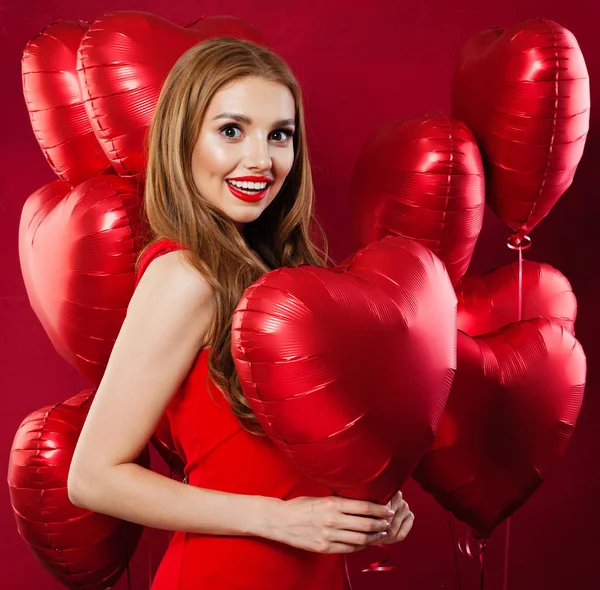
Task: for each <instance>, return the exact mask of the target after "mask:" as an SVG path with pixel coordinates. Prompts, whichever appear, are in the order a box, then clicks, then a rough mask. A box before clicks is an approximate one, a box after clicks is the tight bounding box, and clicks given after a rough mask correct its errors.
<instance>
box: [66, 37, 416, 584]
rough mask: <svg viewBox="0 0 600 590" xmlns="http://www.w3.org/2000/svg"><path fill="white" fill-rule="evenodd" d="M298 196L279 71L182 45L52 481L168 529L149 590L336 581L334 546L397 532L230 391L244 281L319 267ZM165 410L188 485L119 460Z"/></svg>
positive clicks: (298, 129) (305, 206) (307, 203)
mask: <svg viewBox="0 0 600 590" xmlns="http://www.w3.org/2000/svg"><path fill="white" fill-rule="evenodd" d="M312 198H313V187H312V181H311V175H310V167H309V160H308V155H307V150H306V137H305V129H304V114H303V107H302V100H301V94H300V89H299V87H298V84H297V82H296V80H295V79H294V77H293V75H292V73H291V72H290V70H289V68H288V67H287V65H286V64H285V63H284V62H283V61H282V60H281V59H280V58H279V57H277V56H276V55H274V54H273V53H271V52H269V51H267V50H266V49H264V48H262V47H259V46H257V45H254V44H252V43H250V42H245V41H239V40H233V39H212V40H209V41H205V42H203V43H200V44H198V45H196V46H195V47H193V48H191V49H190V50H189V51H188V52H187V53H185V54H184V55H183V56H182V57H181V58H180V59H179V60H178V62H177V63H176V64H175V66H174V67H173V69H172V71H171V72H170V74H169V76H168V78H167V79H166V81H165V83H164V86H163V89H162V91H161V95H160V98H159V101H158V105H157V108H156V113H155V116H154V119H153V123H152V127H151V130H150V140H149V158H148V169H147V177H146V192H145V204H146V212H147V216H148V219H149V222H150V228H151V230H152V234H153V242H152V243H151V245H150V246H149V248H147V249H146V250H145V251H144V252H143V253H142V255H141V257H140V260H139V267H138V281H139V282H138V285H137V287H136V290H135V293H134V295H133V297H132V299H131V303H130V305H129V308H128V312H127V317H126V319H125V322H124V323H123V327H122V329H121V332H120V334H119V337H118V339H117V341H116V343H115V346H114V349H113V352H112V356H111V358H110V362H109V364H108V367H107V369H106V373H105V375H104V378H103V380H102V383H101V384H100V386H99V387H98V391H97V393H96V398H95V401H94V404H93V406H92V408H91V411H90V413H89V415H88V418H87V420H86V423H85V426H84V428H83V431H82V433H81V436H80V438H79V442H78V445H77V448H76V450H75V454H74V457H73V461H72V465H71V470H70V473H69V482H68V487H69V497H70V498H71V501H72V502H73V503H74V504H76V505H78V506H82V507H85V508H87V509H89V510H93V511H95V512H100V513H105V514H110V515H112V516H115V517H117V518H121V519H125V520H129V521H132V522H136V523H139V524H142V525H145V526H151V527H157V528H162V529H167V530H171V531H177V532H176V533H175V535H174V536H173V539H172V541H171V544H170V545H169V548H168V550H167V552H166V554H165V557H164V559H163V561H162V563H161V566H160V568H159V571H158V573H157V576H156V578H155V580H154V584H153V586H152V587H153V588H154V590H159V589H160V590H163V589H164V590H167V589H168V590H173V589H192V588H193V589H200V588H206V589H211V590H221V589H222V590H233V589H244V590H253V589H256V590H258V589H260V590H266V589H277V590H279V589H281V590H283V589H289V590H292V589H294V590H295V589H298V590H300V589H302V590H307V589H312V590H338V589H341V588H342V583H343V582H342V572H341V567H340V559H339V554H341V553H350V552H354V551H359V550H361V549H363V548H365V547H366V546H367V545H369V544H370V543H373V542H377V543H382V542H384V541H387V542H396V541H398V540H401V539H403V538H404V537H405V536H406V534H408V531H409V530H410V528H411V526H412V521H413V515H412V513H411V512H410V510H409V508H408V505H407V504H406V502H404V501H403V500H402V497H401V495H397V496H396V497H395V498H394V499H393V500H392V502H391V503H390V506H388V507H386V506H381V505H379V504H374V503H370V502H362V501H356V500H351V499H346V498H338V497H333V496H332V494H331V492H330V491H329V490H328V489H326V488H324V487H322V486H321V485H319V484H316V483H314V482H312V481H311V480H309V479H308V478H306V477H305V476H304V475H303V474H302V473H301V472H300V471H298V470H297V468H296V467H295V466H294V465H292V464H291V463H290V462H289V461H288V460H287V459H286V458H285V457H284V455H283V453H281V452H280V451H279V450H278V449H277V448H276V447H275V446H274V445H273V444H272V443H271V441H270V440H269V439H268V438H267V437H265V436H264V433H263V432H262V431H261V429H260V426H259V424H258V422H257V420H256V418H255V416H254V415H253V414H252V411H251V409H250V407H249V405H248V403H247V401H246V399H245V398H244V396H243V394H242V392H241V390H240V385H239V381H238V379H237V376H236V373H235V368H234V365H233V361H232V358H231V351H230V343H231V339H230V331H231V321H232V313H233V311H234V309H235V307H236V305H237V303H238V301H239V300H240V298H241V296H242V294H243V292H244V290H245V289H246V288H247V287H248V286H250V285H251V284H252V283H253V282H254V281H256V280H257V279H258V278H259V277H260V276H261V275H262V274H263V273H264V272H267V271H268V270H270V269H273V268H276V267H281V266H297V265H300V264H313V265H320V266H322V265H324V260H323V258H322V255H321V253H320V252H319V251H318V250H317V249H316V248H315V246H313V245H312V243H311V239H310V236H309V229H310V223H311V220H312ZM208 377H210V379H208ZM215 385H216V386H215ZM165 412H166V414H167V417H168V419H169V422H170V426H171V430H172V434H173V439H174V443H175V445H176V447H177V450H178V452H179V453H180V455H181V456H182V458H183V459H184V461H185V464H186V468H185V473H186V477H187V479H188V481H189V484H190V485H185V484H183V483H180V482H178V481H174V480H171V479H169V478H167V477H164V476H161V475H158V474H156V473H153V472H152V471H149V470H146V469H144V468H142V467H140V466H139V465H137V464H136V463H135V460H136V457H137V456H138V455H139V453H140V452H141V450H142V449H143V448H144V446H145V445H146V444H147V443H148V440H149V438H150V436H151V435H152V433H153V431H154V429H155V427H156V425H157V423H158V421H159V419H160V418H161V416H162V415H163V414H164V413H165ZM390 507H391V510H390ZM386 531H387V537H385V536H384V535H386Z"/></svg>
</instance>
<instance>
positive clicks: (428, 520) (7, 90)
mask: <svg viewBox="0 0 600 590" xmlns="http://www.w3.org/2000/svg"><path fill="white" fill-rule="evenodd" d="M125 9H137V10H145V11H148V12H153V13H155V14H158V15H160V16H163V17H165V18H167V19H169V20H171V21H173V22H176V23H179V24H182V25H184V24H187V23H188V22H190V21H192V20H195V19H196V18H198V17H199V16H201V15H203V14H208V15H216V14H231V15H235V16H239V17H241V18H243V19H245V20H246V21H248V22H249V23H251V24H253V25H254V26H256V27H257V28H259V29H261V30H262V32H263V33H264V35H265V37H266V38H267V40H268V41H269V43H270V44H271V46H272V48H273V49H274V50H275V51H276V52H278V53H280V54H281V55H282V56H283V57H284V58H286V59H287V60H288V62H289V63H290V64H291V66H292V68H293V69H294V71H295V72H296V74H297V76H298V78H299V79H300V82H301V84H302V86H303V88H304V91H305V96H306V104H307V119H308V127H309V139H310V147H311V154H312V159H313V162H314V176H315V181H316V188H317V199H318V210H319V213H320V216H321V218H322V220H323V222H324V224H325V228H326V230H327V233H328V235H329V237H330V240H331V246H332V252H333V255H334V257H335V258H336V259H340V258H341V257H342V256H345V255H346V254H348V253H349V248H350V240H349V238H348V187H349V183H350V178H351V172H352V168H353V165H354V162H355V160H356V157H357V154H358V151H359V149H360V148H361V146H362V144H363V143H364V141H365V139H366V138H367V136H368V134H369V133H370V132H371V131H372V130H373V129H374V128H375V126H376V125H378V124H380V123H382V122H384V121H386V120H388V119H391V118H394V117H404V116H413V115H420V114H425V113H428V112H432V111H437V110H445V111H446V112H448V109H449V104H450V100H449V96H450V92H449V91H450V81H451V72H452V66H453V62H454V59H455V57H456V55H457V54H458V52H459V50H460V48H461V47H462V45H463V44H464V43H465V42H466V41H467V39H469V37H470V36H472V35H473V34H474V33H476V32H478V31H480V30H482V29H485V28H489V27H491V26H495V25H498V26H511V25H513V24H515V23H517V22H520V21H522V20H525V19H529V18H532V17H536V16H543V17H546V18H549V19H552V20H555V21H557V22H559V23H560V24H562V25H563V26H565V27H567V28H568V29H570V30H571V31H572V32H573V33H574V34H575V36H576V37H577V39H578V40H579V43H580V46H581V48H582V50H583V53H584V56H585V58H586V61H587V65H588V69H589V73H590V77H591V80H592V119H591V127H590V134H589V137H588V142H587V146H586V150H585V154H584V157H583V160H582V162H581V165H580V168H579V170H578V172H577V174H576V177H575V182H574V184H573V186H572V187H571V189H569V191H568V192H567V194H566V195H565V196H564V197H563V198H562V199H561V201H560V202H559V204H558V205H557V206H556V207H555V209H554V211H553V212H552V213H551V215H550V216H549V217H548V218H547V219H546V220H544V221H543V222H542V224H541V225H540V226H539V227H538V229H536V230H535V231H534V232H533V236H532V237H533V246H532V248H531V249H530V250H529V251H528V252H527V257H528V258H530V259H533V260H538V261H544V262H548V263H550V264H552V265H553V266H555V267H557V268H559V269H560V270H561V271H562V272H563V273H564V274H566V276H567V277H568V278H569V279H570V280H571V281H572V284H573V287H574V290H575V293H576V294H577V296H578V299H579V304H580V312H579V318H578V322H577V326H576V328H577V335H578V337H579V339H580V341H581V342H582V344H583V346H584V349H585V350H586V353H587V356H588V366H589V375H588V377H589V378H588V387H587V390H586V398H585V402H584V406H583V410H582V413H581V416H580V420H579V424H578V426H577V429H576V432H575V435H574V437H573V439H572V442H571V445H570V447H569V449H568V452H567V456H566V457H565V459H564V460H563V461H562V463H561V464H560V465H559V467H558V468H557V469H556V470H555V471H554V472H553V474H552V475H551V476H550V477H549V478H548V479H547V481H546V482H545V483H544V485H543V486H542V487H541V489H540V490H539V491H538V492H536V494H535V495H534V497H533V498H532V499H531V500H530V501H529V502H528V503H527V504H526V505H525V506H524V507H523V508H522V509H521V510H519V511H518V512H517V514H516V515H515V516H514V517H513V519H512V536H511V553H510V556H511V557H510V572H509V586H508V587H509V588H510V589H511V590H537V589H542V588H543V589H544V590H565V589H577V590H594V589H598V588H600V571H599V570H598V565H597V555H598V551H599V550H600V541H599V540H598V530H599V528H600V508H599V507H598V501H597V499H598V497H600V470H598V469H597V467H596V461H597V459H596V453H600V428H599V427H598V426H597V425H596V422H597V416H598V415H599V413H600V401H599V400H598V394H597V390H598V383H599V376H598V371H597V366H598V365H597V361H596V358H597V354H598V352H599V348H600V346H599V345H598V344H597V343H596V341H595V330H596V329H597V318H598V313H597V310H596V306H597V305H598V302H597V301H598V296H599V294H600V290H599V288H598V287H599V286H600V276H599V275H598V273H597V271H596V256H597V255H598V251H599V246H600V232H599V231H598V229H597V227H596V224H597V223H599V221H600V218H599V213H600V204H599V203H598V202H597V200H596V192H597V188H596V183H597V182H598V174H597V171H598V164H597V161H598V158H599V156H600V145H599V142H600V118H599V117H598V115H597V114H596V109H597V108H598V107H600V104H599V102H598V99H597V96H596V95H595V94H594V81H595V79H596V76H599V77H600V50H599V49H598V23H599V22H600V20H599V17H600V8H599V7H598V4H597V2H596V0H570V1H569V2H565V1H564V0H544V1H542V0H520V2H518V3H510V2H503V3H496V2H494V3H489V4H488V3H483V2H480V1H477V0H464V1H463V2H447V1H444V0H430V2H425V3H419V2H412V3H407V2H398V1H397V0H379V1H377V2H374V3H372V4H369V3H367V2H363V3H361V4H360V5H359V4H358V3H357V4H356V5H355V6H351V3H348V4H346V5H345V6H344V5H342V3H337V2H333V1H330V2H326V1H323V0H304V1H302V2H299V1H297V0H278V1H275V0H271V1H255V2H248V1H246V2H242V1H239V0H229V1H223V2H219V1H218V0H212V1H211V0H206V1H204V2H202V3H200V2H194V1H192V0H180V1H179V2H165V1H164V0H146V1H145V2H142V1H141V0H131V1H129V2H120V1H116V0H113V1H105V0H88V1H87V2H86V3H80V2H78V1H77V0H54V1H52V0H29V1H27V0H21V1H19V2H16V1H15V0H4V2H3V3H2V5H0V39H1V47H2V51H1V52H0V76H1V82H2V83H1V86H0V88H1V89H2V90H1V92H2V104H3V108H2V110H1V111H2V119H3V121H2V131H3V141H2V143H1V148H0V149H1V152H0V162H1V163H2V167H3V170H4V174H2V179H1V180H0V183H1V188H0V265H1V269H2V275H1V276H2V279H1V283H0V298H1V306H0V317H1V320H0V321H1V323H0V325H1V333H2V338H1V339H0V363H1V367H2V370H1V371H0V391H1V394H2V400H3V404H2V412H1V413H0V420H1V424H2V426H1V428H0V448H1V449H3V451H2V455H1V456H2V463H1V465H0V467H1V469H2V471H3V473H6V461H7V459H8V454H9V450H10V445H11V443H12V438H13V436H14V433H15V431H16V429H17V427H18V425H19V423H20V422H21V420H22V419H23V418H24V417H25V416H26V415H27V414H28V413H29V412H31V411H33V410H35V409H38V408H39V407H41V406H43V405H46V404H49V403H54V402H55V401H59V400H64V399H66V398H68V397H70V396H72V395H74V394H75V393H77V392H78V391H80V390H81V389H82V388H84V387H86V386H88V384H87V383H86V382H85V380H84V379H83V378H81V377H80V376H79V375H78V374H77V373H76V372H75V371H74V370H73V369H71V368H70V367H69V366H68V365H67V364H66V363H65V362H64V361H63V360H62V359H61V358H60V357H59V356H58V355H57V354H56V353H55V352H54V350H53V348H52V347H51V345H50V342H49V340H48V338H47V337H46V335H45V333H44V332H43V330H42V328H41V325H40V324H39V322H38V320H37V319H36V317H35V316H34V314H33V312H32V311H31V309H30V307H29V302H28V300H27V295H26V293H25V289H24V286H23V282H22V279H21V275H20V270H19V263H18V255H17V228H18V221H19V216H20V211H21V207H22V204H23V202H24V201H25V199H26V198H27V196H28V195H29V194H30V193H31V192H32V191H34V190H35V189H37V188H38V187H40V186H42V185H43V184H45V183H47V182H50V181H52V180H53V179H54V176H53V173H52V172H51V170H50V168H49V167H48V165H47V164H46V162H45V160H44V158H43V156H42V153H41V151H40V149H39V148H38V146H37V143H36V141H35V138H34V136H33V133H32V131H31V127H30V124H29V118H28V116H27V111H26V108H25V104H24V101H23V97H22V92H21V80H20V58H21V53H22V50H23V48H24V46H25V44H26V43H27V41H28V40H29V39H30V38H31V37H32V36H34V35H35V34H37V33H38V32H39V31H40V30H41V29H42V28H43V27H44V26H45V25H47V24H49V23H50V22H52V21H54V20H57V19H67V20H76V19H82V20H94V19H95V18H96V17H98V16H100V15H102V14H103V13H105V12H108V11H111V10H125ZM507 234H508V232H507V229H506V228H505V226H504V225H503V224H502V223H500V222H499V221H498V220H496V219H495V218H494V217H493V215H492V214H491V213H490V212H489V211H488V212H487V213H486V221H485V226H484V230H483V233H482V236H481V238H480V240H479V243H478V246H477V250H476V253H475V258H474V261H473V264H472V270H475V271H483V270H488V269H491V268H493V267H495V266H498V265H499V264H503V263H506V262H510V261H512V260H513V259H514V254H513V253H511V252H509V251H508V250H507V249H506V247H505V242H506V237H507ZM154 459H155V461H154V465H155V466H156V468H157V469H162V467H161V466H160V463H159V460H158V459H157V458H156V457H154ZM405 496H406V497H407V499H408V500H409V502H410V504H411V506H412V508H413V511H414V512H415V513H416V523H415V527H414V530H413V532H412V533H411V535H410V537H409V538H408V539H407V541H406V542H404V543H402V544H399V545H396V546H394V548H393V555H394V559H395V563H396V565H397V570H396V571H395V572H394V573H393V574H383V573H381V574H369V575H367V576H365V575H364V574H361V573H360V568H361V567H362V566H364V565H365V564H366V563H368V562H370V561H372V560H373V558H375V557H377V556H378V554H377V553H375V552H374V551H371V550H369V552H368V553H367V552H362V553H359V554H357V555H354V556H352V558H351V561H350V569H351V572H352V577H353V584H354V588H355V590H365V589H367V588H369V589H371V588H381V589H382V590H385V589H392V588H394V589H399V588H402V589H403V590H417V589H418V590H429V589H445V590H462V589H464V590H468V589H474V588H477V587H478V564H477V563H476V562H473V561H470V560H469V559H467V558H466V557H463V556H462V555H459V556H458V563H459V566H460V570H461V574H462V587H460V586H459V584H458V581H457V577H456V572H455V568H454V561H453V553H452V543H451V537H450V533H449V529H448V521H447V518H446V514H445V512H444V511H443V510H442V509H441V508H440V507H439V506H437V504H435V502H434V501H433V500H432V499H431V498H430V497H429V496H427V495H426V494H425V493H424V492H422V491H421V490H420V488H418V487H417V486H416V485H415V484H414V483H409V484H408V485H407V486H406V487H405ZM454 527H455V530H456V529H457V528H460V526H459V525H457V523H456V522H455V521H454ZM0 530H2V531H3V535H2V541H1V544H0V549H1V560H2V561H1V564H0V576H2V578H3V580H2V581H1V582H0V585H1V587H2V588H6V589H10V590H30V589H33V588H35V589H39V588H44V589H50V590H52V589H58V588H61V587H62V586H60V585H59V584H58V583H57V582H54V581H53V579H52V578H51V577H50V576H49V575H48V574H47V573H46V572H45V571H44V570H43V568H42V567H41V565H39V564H38V563H37V562H36V561H35V559H34V557H33V556H32V554H31V553H30V551H29V549H28V548H27V547H26V545H25V543H24V542H23V541H22V540H21V539H20V537H19V536H18V534H17V530H16V526H15V522H14V517H13V515H12V511H11V507H10V503H9V498H8V492H7V488H6V486H3V487H2V488H1V490H0ZM460 530H463V529H462V528H460ZM503 534H504V528H503V526H501V527H499V529H498V530H496V532H495V534H494V535H493V536H492V539H491V543H490V546H489V549H488V554H487V558H486V559H487V568H488V569H487V581H486V588H487V589H488V590H500V588H501V587H502V585H501V572H502V559H503V550H504V539H503ZM167 539H168V534H167V533H165V532H164V531H157V530H151V529H147V530H146V532H145V534H144V537H143V541H142V544H141V545H140V547H139V549H138V552H137V554H136V556H135V558H134V560H133V564H132V588H133V589H134V590H140V589H143V588H148V587H149V576H150V572H151V571H154V570H155V568H156V566H157V563H158V561H159V560H160V557H161V554H162V551H163V550H164V547H165V543H166V541H167ZM126 587H127V584H126V580H125V576H123V579H122V580H121V581H120V583H119V584H118V585H117V587H116V588H118V589H121V590H124V589H125V588H126Z"/></svg>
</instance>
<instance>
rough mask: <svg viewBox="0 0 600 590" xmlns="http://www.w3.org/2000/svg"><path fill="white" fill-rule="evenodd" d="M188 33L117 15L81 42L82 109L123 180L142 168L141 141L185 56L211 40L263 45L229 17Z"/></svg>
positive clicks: (144, 16) (150, 18) (137, 15)
mask: <svg viewBox="0 0 600 590" xmlns="http://www.w3.org/2000/svg"><path fill="white" fill-rule="evenodd" d="M190 27H191V28H184V27H180V26H177V25H175V24H172V23H170V22H168V21H166V20H164V19H162V18H160V17H158V16H155V15H153V14H148V13H145V12H134V11H131V12H116V13H113V14H107V15H105V16H103V17H102V18H99V19H98V20H96V21H95V22H94V23H93V24H92V25H91V26H90V28H89V30H88V31H87V33H86V35H85V37H84V38H83V40H82V42H81V45H80V47H79V55H78V63H77V72H78V74H79V83H80V85H81V88H82V91H83V95H84V99H85V107H86V109H87V113H88V116H89V118H90V121H91V124H92V127H93V129H94V132H95V134H96V137H97V138H98V141H99V142H100V145H101V146H102V147H103V149H104V151H105V153H106V155H107V157H108V159H109V160H110V162H111V163H112V165H113V167H114V169H115V170H116V171H117V173H118V174H120V175H122V176H132V175H137V174H139V173H140V172H142V170H143V169H144V168H145V165H146V154H145V149H144V147H145V139H146V134H147V131H148V127H149V125H150V122H151V121H152V117H153V115H154V110H155V108H156V102H157V100H158V95H159V92H160V88H161V86H162V83H163V81H164V79H165V78H166V76H167V74H168V73H169V71H170V70H171V68H172V67H173V65H174V64H175V62H176V61H177V59H178V58H179V57H180V56H181V55H182V54H183V53H185V51H187V50H188V49H189V48H190V47H192V46H193V45H196V44H197V43H199V42H200V41H203V40H205V39H209V38H211V37H226V36H227V37H239V38H243V39H248V40H250V41H255V42H261V41H262V36H261V35H260V33H259V32H258V31H256V30H255V29H254V28H252V27H250V25H247V24H245V23H243V21H240V20H239V19H234V18H231V17H218V18H214V19H211V18H206V19H202V20H200V21H197V22H196V23H192V25H190ZM263 44H264V41H263Z"/></svg>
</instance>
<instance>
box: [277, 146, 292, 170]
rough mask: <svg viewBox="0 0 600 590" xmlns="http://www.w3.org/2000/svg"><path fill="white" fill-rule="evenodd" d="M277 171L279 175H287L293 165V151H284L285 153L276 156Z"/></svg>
mask: <svg viewBox="0 0 600 590" xmlns="http://www.w3.org/2000/svg"><path fill="white" fill-rule="evenodd" d="M276 162H277V169H278V171H279V174H282V175H287V174H288V172H289V171H290V170H291V169H292V166H293V165H294V150H293V149H290V150H286V151H285V153H282V154H278V155H277V159H276Z"/></svg>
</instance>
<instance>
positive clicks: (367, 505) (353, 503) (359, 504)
mask: <svg viewBox="0 0 600 590" xmlns="http://www.w3.org/2000/svg"><path fill="white" fill-rule="evenodd" d="M340 500H341V502H340V505H339V510H340V512H343V513H344V514H358V515H362V516H373V517H375V518H384V519H385V518H387V516H388V507H387V506H385V505H383V504H375V503H374V502H367V501H366V500H351V499H349V498H340Z"/></svg>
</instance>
